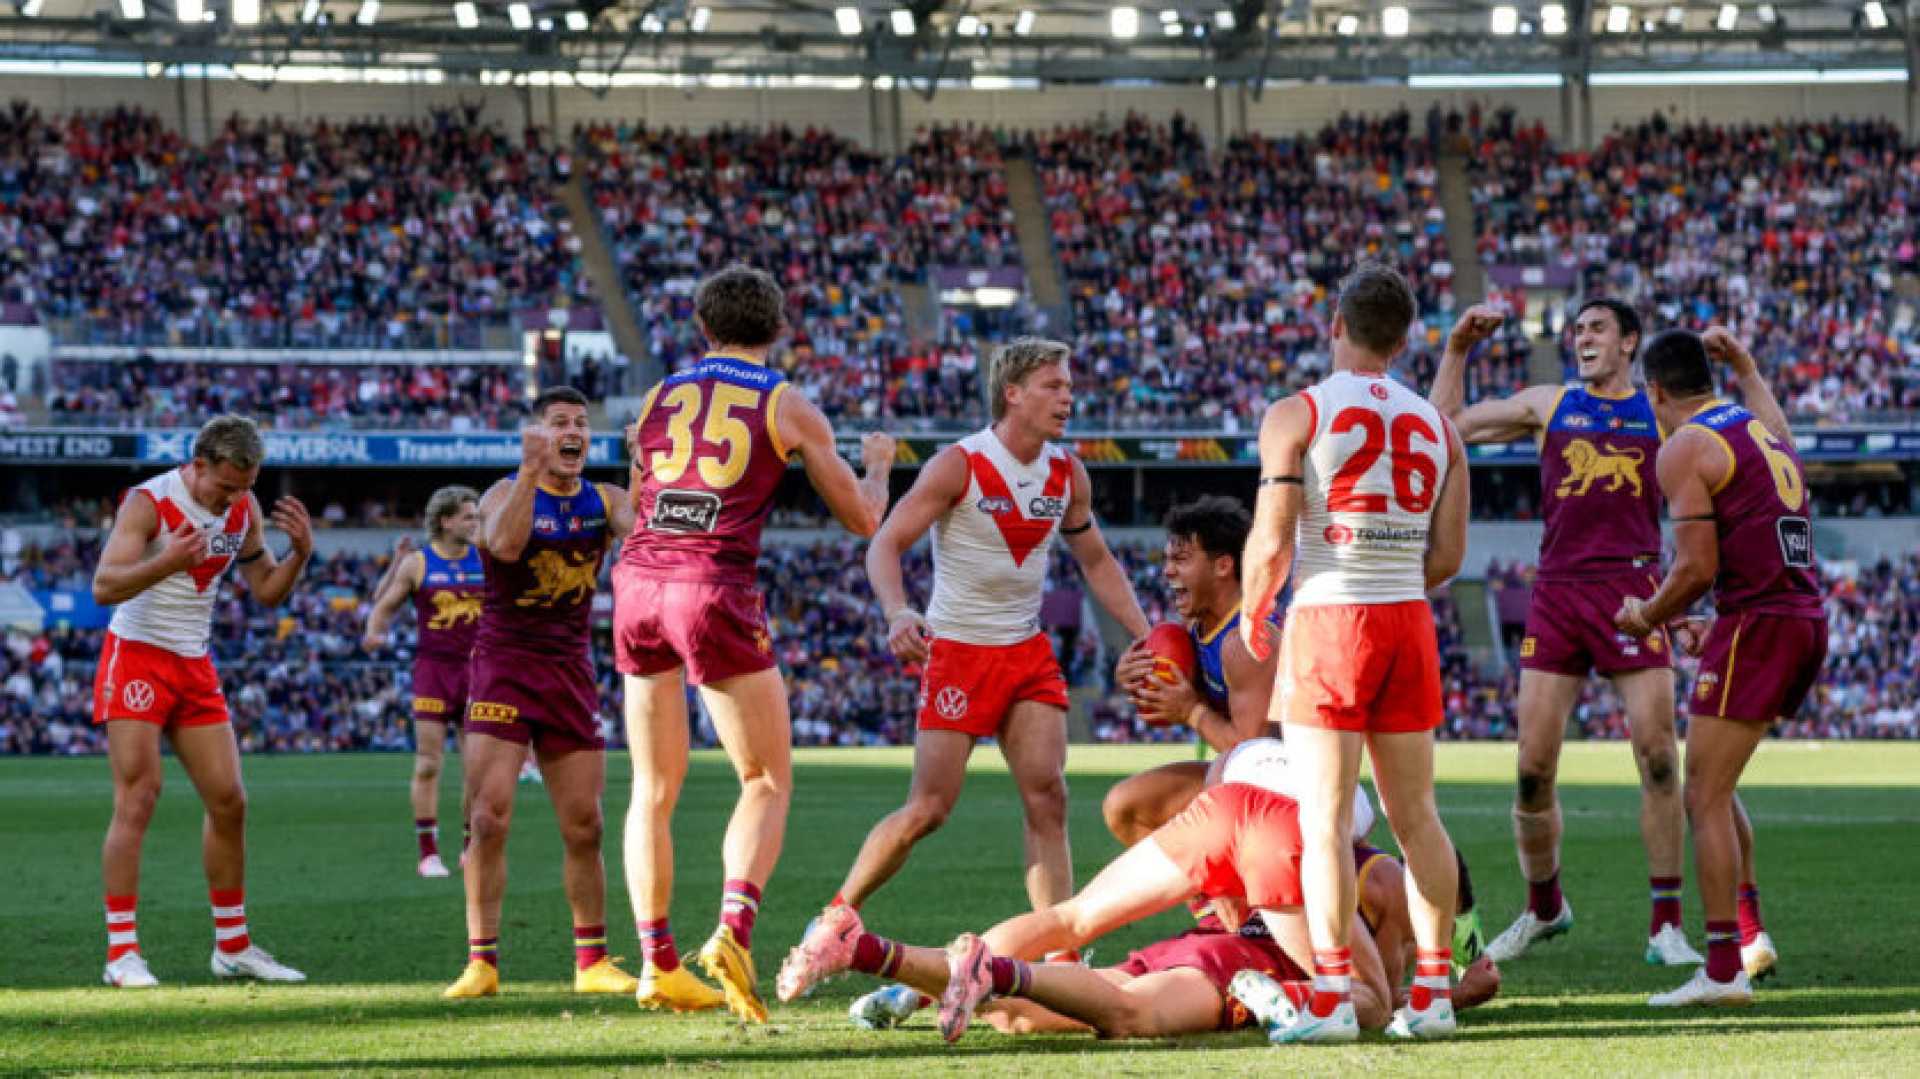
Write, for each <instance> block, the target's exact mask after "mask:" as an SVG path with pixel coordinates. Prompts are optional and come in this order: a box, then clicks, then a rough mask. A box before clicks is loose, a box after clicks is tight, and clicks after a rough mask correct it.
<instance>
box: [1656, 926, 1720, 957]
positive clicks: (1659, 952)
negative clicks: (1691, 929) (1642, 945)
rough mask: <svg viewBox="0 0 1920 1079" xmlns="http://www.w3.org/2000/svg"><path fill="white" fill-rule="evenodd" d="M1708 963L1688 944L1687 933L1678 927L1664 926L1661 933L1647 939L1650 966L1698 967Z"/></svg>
mask: <svg viewBox="0 0 1920 1079" xmlns="http://www.w3.org/2000/svg"><path fill="white" fill-rule="evenodd" d="M1706 961H1707V960H1706V957H1705V956H1703V955H1701V954H1700V953H1699V952H1696V951H1694V950H1693V945H1691V944H1688V943H1687V931H1686V930H1684V929H1682V928H1680V927H1679V926H1677V925H1663V926H1661V927H1660V932H1658V933H1655V934H1654V935H1653V936H1651V937H1649V938H1647V965H1648V966H1654V967H1697V966H1699V965H1700V964H1702V963H1704V962H1706Z"/></svg>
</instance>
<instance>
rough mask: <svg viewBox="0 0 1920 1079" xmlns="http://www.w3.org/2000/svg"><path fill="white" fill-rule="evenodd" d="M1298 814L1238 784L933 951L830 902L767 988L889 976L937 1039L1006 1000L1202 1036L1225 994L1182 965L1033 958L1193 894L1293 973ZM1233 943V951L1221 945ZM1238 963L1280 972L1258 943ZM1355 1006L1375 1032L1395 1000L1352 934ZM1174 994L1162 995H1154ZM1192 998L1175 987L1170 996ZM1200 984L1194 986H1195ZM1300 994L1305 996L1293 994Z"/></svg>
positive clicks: (1369, 952)
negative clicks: (1079, 877)
mask: <svg viewBox="0 0 1920 1079" xmlns="http://www.w3.org/2000/svg"><path fill="white" fill-rule="evenodd" d="M1298 815H1299V806H1298V805H1297V804H1296V803H1295V802H1294V801H1293V799H1291V798H1288V797H1286V796H1285V795H1282V794H1277V793H1274V792H1273V791H1270V790H1266V789H1264V788H1261V787H1256V786H1253V785H1251V784H1246V783H1228V784H1224V785H1221V786H1217V787H1211V788H1208V789H1207V790H1206V791H1204V792H1202V793H1201V795H1200V797H1198V798H1196V799H1194V802H1193V804H1192V805H1191V806H1189V807H1188V808H1187V810H1186V811H1185V812H1183V813H1181V814H1180V815H1179V816H1178V817H1175V818H1174V819H1173V820H1172V821H1170V822H1168V823H1167V824H1166V825H1165V826H1163V827H1161V828H1160V829H1159V830H1157V831H1155V832H1154V833H1153V834H1152V835H1151V836H1148V837H1147V838H1146V839H1144V840H1142V841H1140V842H1139V843H1137V844H1135V845H1134V846H1133V847H1131V848H1130V849H1128V850H1127V851H1126V853H1124V854H1122V855H1121V856H1120V857H1119V858H1118V859H1116V860H1115V861H1114V862H1113V863H1111V864H1110V865H1108V866H1107V867H1106V868H1105V869H1103V870H1101V871H1100V873H1099V874H1098V875H1097V876H1095V877H1094V879H1093V880H1092V881H1091V882H1090V883H1088V885H1087V886H1086V888H1085V889H1084V890H1082V891H1081V892H1080V893H1079V894H1078V895H1075V896H1074V897H1072V898H1071V899H1068V900H1066V901H1065V902H1063V903H1058V904H1055V905H1054V906H1051V907H1047V908H1045V909H1043V910H1038V911H1034V912H1032V913H1030V914H1023V915H1020V916H1019V917H1016V918H1011V919H1008V920H1007V921H1004V922H1001V923H1000V924H999V925H996V926H994V927H993V928H992V929H990V930H988V931H987V932H986V933H985V934H983V935H980V936H975V935H974V934H972V933H964V934H962V935H961V936H960V937H959V938H957V939H956V940H954V942H953V943H952V944H950V945H948V947H947V948H946V949H945V950H944V951H942V950H941V949H938V948H918V947H909V946H906V945H902V944H899V943H896V942H894V941H890V940H886V939H883V938H881V937H877V936H874V935H872V934H869V933H867V932H866V930H865V928H864V926H862V924H861V922H860V916H859V914H858V913H856V912H855V911H854V910H853V909H852V908H851V907H848V906H846V905H845V904H834V905H832V906H829V907H828V908H827V909H826V910H825V911H824V912H823V913H822V914H821V915H820V918H819V919H818V921H817V922H816V923H815V924H814V925H813V926H812V927H811V928H810V929H809V930H808V931H807V935H806V936H805V937H804V938H803V939H802V940H801V942H800V944H799V946H797V947H796V948H794V950H793V952H792V953H791V954H789V955H788V957H787V961H786V963H785V964H784V965H782V967H781V969H780V976H779V979H778V981H777V982H776V987H777V989H778V990H779V993H780V998H781V999H782V1000H793V999H795V998H796V997H798V996H800V995H801V994H802V993H804V992H806V991H807V990H808V989H810V988H812V987H813V986H814V985H816V984H818V983H819V982H820V981H821V980H822V979H823V978H826V977H828V976H830V975H833V974H837V973H839V972H841V971H844V970H856V971H859V972H861V973H865V974H873V975H875V976H878V977H882V978H891V979H895V980H898V981H901V982H904V983H906V984H907V985H909V986H912V987H913V988H915V989H918V990H920V991H921V992H924V993H927V994H929V995H934V996H938V997H939V998H940V1017H939V1023H940V1031H941V1034H942V1036H944V1037H945V1038H946V1039H947V1040H948V1041H953V1040H954V1039H956V1038H958V1037H960V1035H961V1034H963V1033H964V1032H965V1031H966V1028H967V1026H968V1024H969V1023H970V1022H971V1021H972V1018H973V1014H974V1011H975V1010H976V1009H977V1008H978V1007H979V1006H980V1004H981V1003H982V1002H983V1001H985V1000H986V999H987V997H988V996H989V995H996V994H997V995H1000V996H1014V997H1022V998H1025V999H1027V1000H1031V1001H1033V1002H1035V1003H1037V1004H1040V1005H1041V1006H1043V1007H1045V1008H1047V1009H1049V1010H1050V1011H1053V1012H1056V1013H1058V1014H1060V1015H1063V1016H1066V1017H1068V1018H1070V1019H1073V1020H1077V1021H1079V1022H1081V1023H1084V1024H1086V1025H1087V1026H1090V1027H1092V1028H1093V1029H1094V1030H1095V1031H1096V1032H1098V1033H1099V1034H1101V1035H1102V1036H1105V1037H1155V1036H1160V1035H1167V1034H1175V1033H1189V1032H1193V1031H1197V1030H1199V1031H1203V1030H1213V1029H1216V1028H1217V1027H1218V1025H1219V1023H1220V1016H1221V1010H1222V1008H1223V1007H1224V997H1223V996H1222V994H1224V992H1225V986H1223V985H1218V984H1215V981H1212V980H1209V979H1208V978H1207V976H1206V975H1205V974H1201V973H1197V972H1195V971H1194V970H1193V969H1192V968H1191V967H1188V966H1176V965H1173V964H1171V963H1169V964H1167V965H1168V966H1169V968H1170V969H1165V970H1156V971H1149V972H1146V973H1144V974H1143V975H1142V976H1140V977H1138V978H1130V979H1129V980H1128V981H1127V982H1126V983H1124V984H1117V983H1116V982H1115V980H1114V979H1112V978H1110V977H1109V976H1108V975H1106V974H1105V973H1103V972H1101V971H1097V970H1091V969H1089V968H1086V967H1083V966H1080V965H1079V964H1076V963H1037V964H1036V963H1033V962H1031V960H1034V959H1038V958H1040V957H1042V956H1044V955H1047V954H1049V953H1052V952H1058V951H1065V950H1070V949H1077V948H1080V947H1082V946H1083V945H1085V944H1087V943H1088V942H1090V941H1092V940H1095V939H1097V938H1099V937H1101V936H1103V935H1105V934H1107V933H1110V932H1112V931H1114V930H1115V929H1118V928H1120V927H1122V926H1125V925H1131V924H1132V923H1134V922H1137V921H1139V920H1141V919H1143V918H1148V917H1151V916H1153V915H1155V914H1158V913H1160V912H1161V911H1163V910H1166V909H1167V908H1169V907H1172V906H1174V905H1176V904H1178V903H1181V902H1184V901H1186V900H1188V899H1191V898H1193V897H1195V896H1201V897H1204V898H1206V899H1207V900H1208V901H1210V902H1212V903H1213V904H1214V910H1215V912H1216V913H1217V914H1218V915H1219V916H1220V920H1221V922H1222V923H1223V925H1224V926H1225V927H1226V928H1227V929H1229V930H1238V929H1240V928H1241V927H1242V926H1244V925H1245V924H1246V922H1247V920H1248V919H1249V918H1252V917H1258V918H1259V919H1261V920H1262V921H1263V922H1264V923H1265V925H1266V927H1267V928H1268V930H1269V931H1270V932H1271V934H1272V947H1273V948H1274V949H1276V950H1277V952H1278V953H1279V954H1280V955H1284V956H1285V957H1286V958H1287V959H1288V960H1289V961H1290V962H1291V963H1292V967H1291V968H1288V969H1294V970H1300V969H1305V967H1306V966H1307V964H1308V963H1309V962H1310V961H1311V948H1310V946H1309V944H1308V943H1307V934H1306V925H1305V921H1304V919H1303V917H1302V915H1301V910H1300V907H1301V903H1302V899H1303V897H1302V896H1301V893H1300V881H1299V874H1298V865H1299V858H1300V830H1299V821H1298ZM1239 947H1241V946H1239V945H1234V946H1233V948H1239ZM1246 947H1247V948H1248V949H1250V950H1249V951H1248V952H1247V953H1245V954H1244V955H1243V956H1242V957H1241V958H1244V959H1246V960H1247V961H1256V960H1258V961H1259V965H1261V966H1265V967H1270V968H1271V969H1272V970H1273V971H1274V972H1276V973H1281V972H1282V970H1281V967H1280V965H1279V963H1278V962H1277V956H1271V955H1269V954H1268V952H1267V950H1266V949H1265V948H1264V947H1263V946H1260V945H1247V946H1246ZM1350 947H1351V948H1352V949H1353V955H1354V968H1355V975H1354V986H1353V1004H1354V1009H1355V1012H1356V1014H1357V1015H1358V1017H1359V1021H1360V1023H1361V1024H1362V1025H1364V1026H1367V1027H1370V1028H1377V1027H1381V1026H1384V1025H1385V1024H1386V1022H1387V1020H1388V1018H1389V1016H1390V1014H1391V1009H1392V1001H1393V994H1392V990H1391V988H1390V987H1389V985H1388V982H1387V975H1386V971H1385V969H1384V968H1383V967H1382V966H1381V965H1380V957H1379V955H1378V953H1377V952H1375V950H1374V947H1373V940H1372V937H1371V936H1370V935H1369V934H1368V933H1366V932H1365V931H1364V930H1363V929H1360V928H1356V929H1355V930H1354V932H1353V935H1352V940H1351V942H1350ZM1168 986H1173V987H1176V991H1175V992H1173V993H1171V994H1165V995H1163V994H1162V993H1161V990H1162V989H1164V988H1166V987H1168ZM1183 986H1184V987H1185V988H1186V989H1187V990H1191V991H1190V992H1180V991H1178V989H1179V987H1183ZM1203 986H1206V987H1207V988H1205V989H1203V988H1202V987H1203ZM1302 991H1303V992H1304V989H1302Z"/></svg>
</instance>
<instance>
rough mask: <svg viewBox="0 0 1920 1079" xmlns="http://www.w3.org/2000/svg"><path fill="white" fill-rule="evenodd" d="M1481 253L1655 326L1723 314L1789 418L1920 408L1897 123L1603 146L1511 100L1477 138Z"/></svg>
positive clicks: (1841, 419)
mask: <svg viewBox="0 0 1920 1079" xmlns="http://www.w3.org/2000/svg"><path fill="white" fill-rule="evenodd" d="M1477 140H1478V141H1477V145H1476V148H1475V152H1474V153H1473V154H1472V155H1471V160H1473V161H1474V162H1475V163H1476V164H1477V173H1476V176H1475V185H1474V191H1473V197H1474V203H1475V206H1476V209H1477V211H1478V214H1477V225H1478V229H1479V241H1478V252H1477V253H1478V255H1479V257H1480V258H1481V259H1482V260H1483V261H1486V262H1489V263H1502V262H1512V263H1526V264H1535V265H1548V266H1557V267H1564V268H1566V269H1569V270H1572V271H1574V272H1575V273H1576V274H1577V278H1578V281H1579V282H1580V284H1581V285H1582V286H1583V287H1584V288H1585V289H1587V290H1590V291H1598V292H1602V293H1604V294H1607V295H1612V296H1619V297H1622V298H1625V299H1628V300H1630V301H1631V302H1633V303H1635V304H1636V305H1638V306H1639V307H1640V308H1641V309H1642V310H1644V311H1646V312H1647V313H1648V314H1649V315H1650V316H1651V324H1652V325H1656V326H1674V325H1684V326H1687V327H1690V328H1695V329H1698V328H1701V327H1704V326H1706V325H1707V324H1709V323H1714V322H1718V323H1722V324H1725V325H1728V326H1730V327H1732V328H1733V330H1734V332H1735V333H1736V334H1738V335H1739V336H1740V337H1741V338H1742V339H1743V340H1746V341H1748V342H1749V343H1750V346H1751V347H1752V349H1753V352H1754V355H1755V356H1756V357H1758V358H1759V359H1760V360H1761V361H1762V362H1763V363H1766V364H1769V365H1770V368H1771V372H1772V378H1773V382H1774V385H1775V392H1776V393H1777V394H1778V396H1779V397H1780V399H1781V402H1782V403H1783V404H1784V405H1785V406H1786V407H1787V408H1788V410H1789V412H1791V413H1794V414H1796V415H1798V416H1803V417H1807V418H1810V419H1819V420H1823V421H1829V422H1836V423H1845V422H1852V421H1859V420H1863V419H1868V418H1871V417H1872V416H1873V415H1874V414H1875V413H1884V412H1890V411H1895V410H1911V409H1914V408H1916V407H1920V320H1917V319H1916V317H1915V312H1914V308H1913V305H1912V303H1911V302H1903V301H1902V300H1901V298H1900V297H1899V295H1898V292H1897V290H1896V284H1897V279H1898V277H1899V276H1900V275H1903V274H1912V273H1915V272H1920V231H1917V230H1916V224H1917V223H1920V152H1916V150H1915V148H1914V147H1913V146H1912V145H1911V144H1909V143H1907V142H1905V141H1904V140H1903V139H1902V138H1901V135H1900V132H1899V129H1898V128H1897V127H1895V126H1894V125H1892V124H1890V123H1885V122H1879V121H1866V120H1838V119H1836V120H1829V121H1821V122H1793V123H1777V124H1773V125H1769V126H1764V127H1762V126H1728V125H1717V124H1698V125H1687V126H1676V125H1673V124H1670V123H1668V122H1667V121H1666V120H1665V119H1664V118H1662V117H1660V116H1658V115H1655V116H1654V117H1652V118H1651V119H1649V120H1647V121H1644V122H1642V123H1639V124H1636V125H1634V126H1632V127H1629V128H1623V129H1620V130H1617V131H1615V132H1613V133H1612V134H1611V135H1609V136H1608V137H1607V138H1606V139H1605V140H1604V141H1603V142H1602V143H1601V145H1600V147H1599V148H1598V149H1597V150H1595V151H1594V152H1592V153H1591V154H1583V153H1575V152H1570V151H1563V150H1561V149H1559V148H1558V147H1556V146H1555V145H1554V143H1553V141H1552V140H1551V139H1550V138H1549V137H1548V135H1547V133H1546V130H1545V128H1544V127H1542V126H1540V125H1538V124H1535V125H1532V126H1527V125H1522V124H1519V123H1517V122H1516V121H1515V119H1514V117H1513V114H1512V113H1511V112H1502V113H1499V114H1497V115H1495V116H1494V117H1493V119H1492V122H1491V123H1489V124H1488V125H1487V126H1486V127H1484V128H1483V129H1481V130H1480V131H1479V132H1478V133H1477Z"/></svg>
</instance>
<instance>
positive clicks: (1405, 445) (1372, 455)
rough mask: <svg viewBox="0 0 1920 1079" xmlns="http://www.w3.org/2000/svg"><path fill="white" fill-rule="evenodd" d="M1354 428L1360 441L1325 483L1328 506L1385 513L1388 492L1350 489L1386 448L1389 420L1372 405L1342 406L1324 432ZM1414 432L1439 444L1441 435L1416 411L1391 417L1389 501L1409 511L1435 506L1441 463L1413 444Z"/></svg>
mask: <svg viewBox="0 0 1920 1079" xmlns="http://www.w3.org/2000/svg"><path fill="white" fill-rule="evenodd" d="M1356 429H1357V430H1359V431H1360V432H1361V434H1362V436H1363V440H1362V441H1361V443H1360V448H1359V449H1356V450H1354V451H1353V456H1351V457H1349V458H1347V463H1346V464H1343V465H1341V466H1340V470H1339V471H1338V472H1335V473H1334V474H1333V483H1331V484H1330V485H1328V487H1327V509H1328V510H1330V511H1332V512H1335V513H1342V512H1344V513H1385V512H1386V511H1387V496H1386V495H1383V494H1378V493H1375V494H1361V493H1358V492H1356V491H1354V487H1355V485H1357V484H1358V483H1359V482H1360V479H1361V477H1363V476H1365V475H1366V474H1367V473H1368V472H1370V471H1372V469H1373V465H1374V462H1375V461H1378V460H1379V459H1380V451H1381V450H1384V449H1386V448H1387V442H1388V431H1387V422H1386V421H1385V420H1383V419H1381V418H1380V414H1379V413H1378V412H1375V411H1374V410H1372V409H1370V408H1343V409H1341V410H1340V411H1339V413H1337V414H1336V415H1335V416H1334V417H1333V423H1332V424H1331V425H1330V426H1329V427H1328V428H1327V431H1328V433H1329V434H1335V435H1344V434H1346V433H1347V432H1348V431H1352V430H1356ZM1415 436H1418V437H1419V438H1421V439H1423V440H1425V441H1427V442H1430V443H1432V444H1433V445H1435V446H1438V445H1439V444H1440V436H1439V435H1437V434H1435V433H1434V430H1433V427H1432V426H1431V425H1429V424H1428V423H1427V421H1426V420H1424V419H1421V418H1420V417H1419V416H1418V415H1416V414H1414V413H1412V412H1403V413H1401V414H1400V415H1398V416H1395V417H1394V418H1393V431H1392V442H1393V456H1392V465H1393V500H1394V502H1395V503H1396V504H1398V505H1399V507H1400V508H1401V509H1402V510H1404V511H1406V512H1407V513H1425V512H1426V511H1427V507H1429V506H1431V505H1433V496H1434V493H1435V488H1436V487H1437V486H1438V481H1439V478H1440V466H1439V464H1438V463H1437V462H1435V461H1434V459H1433V458H1432V457H1431V456H1429V455H1427V454H1425V453H1422V452H1421V451H1419V450H1417V449H1415V448H1414V445H1413V440H1414V437H1415ZM1416 478H1417V479H1418V480H1419V483H1418V484H1417V485H1416V484H1415V483H1414V480H1415V479H1416Z"/></svg>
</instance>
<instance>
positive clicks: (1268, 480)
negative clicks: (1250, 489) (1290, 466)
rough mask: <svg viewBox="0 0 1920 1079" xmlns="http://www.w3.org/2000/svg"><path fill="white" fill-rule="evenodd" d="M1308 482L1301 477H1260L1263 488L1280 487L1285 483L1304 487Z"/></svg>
mask: <svg viewBox="0 0 1920 1079" xmlns="http://www.w3.org/2000/svg"><path fill="white" fill-rule="evenodd" d="M1306 482H1307V481H1306V480H1304V479H1302V478H1301V477H1299V476H1262V477H1260V486H1262V487H1278V486H1280V485H1281V484H1283V483H1290V484H1292V485H1294V486H1295V487H1304V486H1306Z"/></svg>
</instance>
